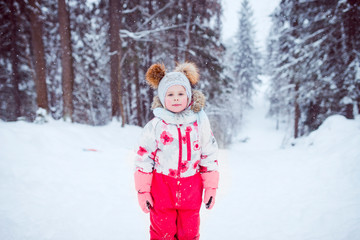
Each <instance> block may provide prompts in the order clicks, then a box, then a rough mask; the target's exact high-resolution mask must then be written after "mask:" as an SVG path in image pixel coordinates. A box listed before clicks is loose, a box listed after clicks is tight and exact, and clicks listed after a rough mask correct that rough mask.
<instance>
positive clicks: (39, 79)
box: [29, 0, 49, 112]
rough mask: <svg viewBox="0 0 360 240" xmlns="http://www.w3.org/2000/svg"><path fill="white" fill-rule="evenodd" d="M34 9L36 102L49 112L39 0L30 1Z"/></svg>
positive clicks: (31, 17)
mask: <svg viewBox="0 0 360 240" xmlns="http://www.w3.org/2000/svg"><path fill="white" fill-rule="evenodd" d="M29 3H30V5H31V7H32V9H31V11H30V23H31V44H32V48H33V53H34V59H35V63H34V67H35V76H36V78H35V79H34V81H35V85H36V95H37V96H36V103H37V106H38V108H43V109H45V110H46V112H48V108H49V107H48V98H47V86H46V72H45V69H46V64H45V54H44V43H43V39H42V21H41V20H40V15H41V10H40V8H39V7H38V5H39V3H38V1H37V0H30V1H29Z"/></svg>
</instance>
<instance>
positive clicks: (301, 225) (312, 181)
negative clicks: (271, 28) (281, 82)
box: [201, 92, 360, 240]
mask: <svg viewBox="0 0 360 240" xmlns="http://www.w3.org/2000/svg"><path fill="white" fill-rule="evenodd" d="M265 102H266V101H265V100H264V94H263V92H260V93H259V94H258V96H257V97H256V98H255V101H254V110H252V111H250V112H249V113H248V115H247V120H248V121H247V122H246V123H245V127H243V130H242V132H241V139H245V138H248V141H247V142H246V143H237V144H234V145H233V146H232V148H231V149H230V150H229V151H228V152H226V153H224V152H222V155H223V156H222V158H223V161H221V159H220V162H221V163H222V166H221V167H222V169H221V170H222V172H221V181H222V182H221V184H220V189H219V194H218V195H219V196H218V201H217V206H216V207H215V208H214V209H213V212H212V213H208V212H206V210H204V209H203V211H202V213H203V218H205V220H203V225H202V230H201V234H202V237H203V239H206V240H207V239H209V240H211V239H214V240H215V239H222V238H224V236H225V238H226V236H231V239H246V240H252V239H254V240H287V239H291V240H340V239H341V240H344V239H348V240H355V239H360V154H359V151H358V150H354V149H353V146H358V145H356V142H355V139H356V141H357V143H360V142H359V140H360V137H359V136H358V135H356V134H359V133H360V132H358V133H355V134H354V135H353V136H354V137H356V138H354V144H353V145H351V144H349V146H348V147H346V146H345V148H339V151H338V152H336V151H335V153H336V154H335V155H332V156H331V155H330V156H329V152H330V154H331V150H332V149H331V146H327V147H328V148H324V149H321V148H314V149H311V148H309V146H306V145H305V146H299V147H297V148H291V149H281V148H280V146H281V143H282V139H283V137H284V134H283V133H281V132H278V131H276V130H275V122H274V121H273V120H271V119H267V118H265V115H266V111H267V106H266V105H265ZM358 126H359V124H358ZM330 127H331V126H330ZM331 137H332V136H331ZM344 140H349V139H344ZM300 145H301V144H300ZM334 146H336V144H334ZM342 154H343V155H342ZM342 160H344V162H342ZM347 161H348V162H347Z"/></svg>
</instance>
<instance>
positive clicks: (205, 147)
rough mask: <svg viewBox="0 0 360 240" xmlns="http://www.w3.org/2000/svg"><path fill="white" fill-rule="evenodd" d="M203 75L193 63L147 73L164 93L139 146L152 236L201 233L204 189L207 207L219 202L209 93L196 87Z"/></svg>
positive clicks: (141, 189)
mask: <svg viewBox="0 0 360 240" xmlns="http://www.w3.org/2000/svg"><path fill="white" fill-rule="evenodd" d="M198 79H199V74H198V70H197V68H196V66H195V65H194V64H193V63H183V64H180V65H178V66H177V67H176V68H175V70H174V72H170V73H166V72H165V67H164V65H163V64H154V65H152V66H151V67H150V68H149V69H148V71H147V73H146V80H147V82H148V83H149V84H150V86H152V87H154V88H157V89H158V97H155V98H154V102H153V106H152V108H153V109H154V110H153V112H154V115H155V118H154V119H152V120H151V121H150V122H148V123H147V124H146V126H145V127H144V129H143V133H142V136H141V139H140V144H139V145H140V146H139V147H138V149H137V157H136V160H135V165H136V171H135V188H136V190H137V192H138V201H139V204H140V207H141V209H142V210H143V211H144V212H145V213H148V212H150V222H151V226H150V237H151V239H180V240H185V239H199V237H200V234H199V225H200V207H201V202H202V193H203V189H205V194H204V203H205V206H206V208H207V209H211V208H212V207H213V206H214V203H215V196H216V189H217V187H218V181H219V173H218V171H217V170H218V162H217V152H218V147H217V143H216V141H215V138H214V136H213V134H212V132H211V129H210V123H209V120H208V118H207V116H206V114H205V112H204V111H203V110H202V107H203V106H204V104H205V97H204V95H202V93H200V92H199V91H195V90H194V91H193V92H192V90H191V85H195V84H196V83H197V82H198Z"/></svg>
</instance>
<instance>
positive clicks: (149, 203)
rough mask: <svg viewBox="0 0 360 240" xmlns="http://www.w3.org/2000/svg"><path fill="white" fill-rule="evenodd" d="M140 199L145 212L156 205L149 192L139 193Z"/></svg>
mask: <svg viewBox="0 0 360 240" xmlns="http://www.w3.org/2000/svg"><path fill="white" fill-rule="evenodd" d="M138 201H139V205H140V207H141V209H142V210H143V212H144V213H149V212H150V209H151V208H152V207H153V205H154V202H153V200H152V197H151V194H150V193H149V192H144V193H138Z"/></svg>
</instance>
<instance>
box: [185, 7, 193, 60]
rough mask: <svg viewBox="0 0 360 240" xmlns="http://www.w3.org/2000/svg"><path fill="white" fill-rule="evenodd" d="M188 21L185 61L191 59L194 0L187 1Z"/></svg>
mask: <svg viewBox="0 0 360 240" xmlns="http://www.w3.org/2000/svg"><path fill="white" fill-rule="evenodd" d="M186 9H187V14H188V16H187V17H188V18H187V22H186V38H185V39H186V40H185V47H186V50H185V61H190V44H191V24H192V2H191V1H186Z"/></svg>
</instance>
